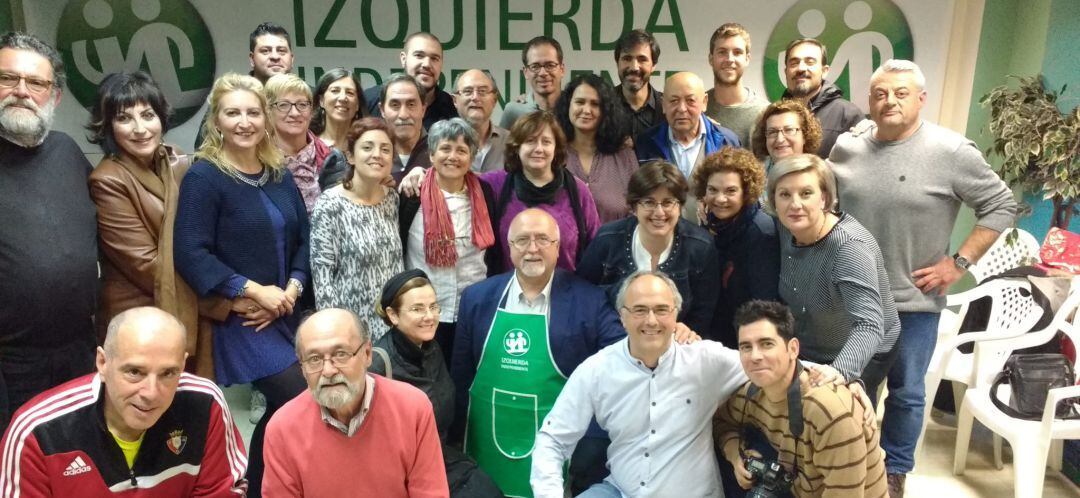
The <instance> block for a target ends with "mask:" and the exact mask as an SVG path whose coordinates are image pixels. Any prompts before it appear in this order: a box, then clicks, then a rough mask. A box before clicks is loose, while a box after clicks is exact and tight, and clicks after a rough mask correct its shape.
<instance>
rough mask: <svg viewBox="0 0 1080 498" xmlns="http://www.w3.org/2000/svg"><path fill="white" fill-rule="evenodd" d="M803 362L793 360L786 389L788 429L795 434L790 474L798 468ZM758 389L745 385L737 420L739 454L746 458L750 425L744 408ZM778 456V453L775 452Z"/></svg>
mask: <svg viewBox="0 0 1080 498" xmlns="http://www.w3.org/2000/svg"><path fill="white" fill-rule="evenodd" d="M803 370H804V369H803V364H802V362H801V361H799V360H795V371H794V372H793V373H792V376H791V383H790V384H788V391H787V405H788V431H790V432H791V435H793V436H795V451H794V452H793V453H794V454H795V460H794V461H793V462H792V463H791V472H792V475H797V472H798V468H799V441H800V440H801V439H802V433H803V425H804V424H803V412H802V388H801V385H800V384H801V383H800V381H799V376H800V375H802V373H803ZM758 391H761V388H760V387H758V386H757V385H755V384H754V383H753V382H750V383H749V385H748V386H747V387H746V401H745V402H744V404H743V412H742V417H741V420H739V428H740V429H739V433H740V434H739V435H740V438H739V439H740V441H739V456H740V457H742V458H746V452H745V450H746V442H747V441H748V440H749V437H750V430H749V429H750V427H749V426H748V425H746V409H747V408H749V405H750V398H753V397H754V396H757V393H758ZM777 456H778V457H779V454H777Z"/></svg>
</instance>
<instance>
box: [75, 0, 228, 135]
mask: <svg viewBox="0 0 1080 498" xmlns="http://www.w3.org/2000/svg"><path fill="white" fill-rule="evenodd" d="M56 31H57V40H56V44H57V46H58V48H59V49H60V51H61V53H62V55H63V58H64V65H65V66H66V68H67V71H68V75H69V77H68V87H69V89H70V91H71V93H72V95H74V96H75V99H76V100H78V101H79V103H80V104H82V105H83V106H85V107H90V106H91V105H93V103H94V98H95V96H96V92H97V86H98V84H99V83H101V80H102V79H104V78H105V75H107V74H109V73H114V72H117V71H136V70H139V69H142V70H144V71H146V72H148V73H150V75H151V76H153V78H154V80H155V81H157V83H158V85H159V86H161V90H162V91H163V92H164V93H165V98H167V99H168V100H169V104H171V105H172V107H173V109H174V112H175V114H174V115H173V125H174V126H176V125H180V124H182V123H183V122H185V121H187V120H188V119H189V118H191V117H192V116H193V115H194V114H195V112H196V111H198V110H199V106H201V105H202V103H203V102H204V101H205V99H206V95H207V94H208V93H210V87H211V86H212V84H213V83H214V69H215V67H214V66H215V60H214V43H213V41H212V40H211V37H210V30H209V29H207V27H206V23H204V22H203V19H202V17H201V16H199V13H198V11H196V10H195V7H193V6H192V5H191V3H190V2H189V1H188V0H72V1H71V2H69V3H68V4H67V6H66V7H64V12H63V13H62V14H61V15H60V25H59V27H58V28H57V30H56Z"/></svg>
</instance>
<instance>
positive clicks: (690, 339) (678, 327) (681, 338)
mask: <svg viewBox="0 0 1080 498" xmlns="http://www.w3.org/2000/svg"><path fill="white" fill-rule="evenodd" d="M700 340H701V336H700V335H697V333H696V332H694V331H693V330H690V327H687V326H686V324H685V323H683V322H679V323H676V324H675V342H677V343H679V344H692V343H695V342H698V341H700Z"/></svg>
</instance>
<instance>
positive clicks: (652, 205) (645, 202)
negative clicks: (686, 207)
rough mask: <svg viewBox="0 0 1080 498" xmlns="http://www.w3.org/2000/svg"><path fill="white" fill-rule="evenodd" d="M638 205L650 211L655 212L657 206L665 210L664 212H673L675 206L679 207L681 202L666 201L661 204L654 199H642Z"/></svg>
mask: <svg viewBox="0 0 1080 498" xmlns="http://www.w3.org/2000/svg"><path fill="white" fill-rule="evenodd" d="M637 204H638V206H641V207H643V208H645V209H647V210H649V211H653V210H655V209H656V208H657V206H659V207H662V208H664V211H671V210H672V209H674V208H675V206H678V205H679V201H677V200H675V199H664V200H662V201H660V202H656V201H655V200H653V199H642V200H640V201H638V202H637Z"/></svg>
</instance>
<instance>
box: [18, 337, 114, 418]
mask: <svg viewBox="0 0 1080 498" xmlns="http://www.w3.org/2000/svg"><path fill="white" fill-rule="evenodd" d="M95 347H96V346H95V342H94V334H93V327H92V326H90V327H88V329H87V333H86V334H85V338H83V339H81V340H73V341H71V342H69V343H67V344H64V345H62V346H59V347H56V348H49V349H40V348H32V349H26V348H11V349H7V350H0V433H3V432H4V431H6V430H7V426H8V424H9V423H10V422H11V416H12V415H14V413H15V410H18V409H19V407H20V406H22V405H23V404H24V403H26V402H27V401H30V398H33V397H34V396H37V395H38V394H41V393H42V392H45V391H47V390H49V389H52V388H54V387H56V386H58V385H60V384H63V383H64V382H67V381H69V380H71V379H74V378H76V377H80V376H83V375H86V374H88V373H90V372H93V371H94V358H95V352H94V351H95Z"/></svg>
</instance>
